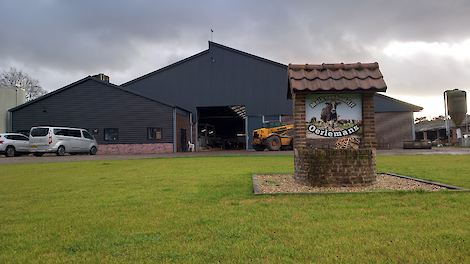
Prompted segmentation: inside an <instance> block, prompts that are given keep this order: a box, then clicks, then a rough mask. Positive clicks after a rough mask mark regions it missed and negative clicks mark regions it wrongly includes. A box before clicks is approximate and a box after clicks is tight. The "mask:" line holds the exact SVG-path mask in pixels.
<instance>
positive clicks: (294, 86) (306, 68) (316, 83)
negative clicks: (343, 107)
mask: <svg viewBox="0 0 470 264" xmlns="http://www.w3.org/2000/svg"><path fill="white" fill-rule="evenodd" d="M368 90H372V91H377V92H385V91H386V90H387V85H386V84H385V81H384V80H383V76H382V73H381V72H380V70H379V64H378V63H377V62H375V63H360V62H358V63H354V64H344V63H337V64H325V63H323V64H320V65H309V64H305V65H298V64H289V67H288V91H287V98H289V99H291V98H292V93H296V92H322V91H324V92H334V91H368Z"/></svg>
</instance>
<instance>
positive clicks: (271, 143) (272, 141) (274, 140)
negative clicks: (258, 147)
mask: <svg viewBox="0 0 470 264" xmlns="http://www.w3.org/2000/svg"><path fill="white" fill-rule="evenodd" d="M266 146H267V147H268V149H269V150H272V151H277V150H280V149H281V138H280V137H278V136H271V137H268V138H267V139H266Z"/></svg>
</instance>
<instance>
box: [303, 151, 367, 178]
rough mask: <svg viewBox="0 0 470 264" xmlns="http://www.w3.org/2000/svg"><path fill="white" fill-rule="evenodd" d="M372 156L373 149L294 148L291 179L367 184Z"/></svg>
mask: <svg viewBox="0 0 470 264" xmlns="http://www.w3.org/2000/svg"><path fill="white" fill-rule="evenodd" d="M375 160H376V159H375V150H373V149H311V148H308V147H305V148H300V149H295V174H294V179H295V181H296V182H297V183H301V184H305V185H309V186H313V187H343V186H346V187H347V186H368V185H371V184H373V183H374V182H375V178H376V166H375Z"/></svg>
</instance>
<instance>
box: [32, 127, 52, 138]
mask: <svg viewBox="0 0 470 264" xmlns="http://www.w3.org/2000/svg"><path fill="white" fill-rule="evenodd" d="M47 133H49V128H34V129H33V130H32V131H31V136H32V137H45V136H47Z"/></svg>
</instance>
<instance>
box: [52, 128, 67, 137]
mask: <svg viewBox="0 0 470 264" xmlns="http://www.w3.org/2000/svg"><path fill="white" fill-rule="evenodd" d="M54 135H58V136H68V135H69V130H68V129H59V128H55V129H54Z"/></svg>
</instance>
